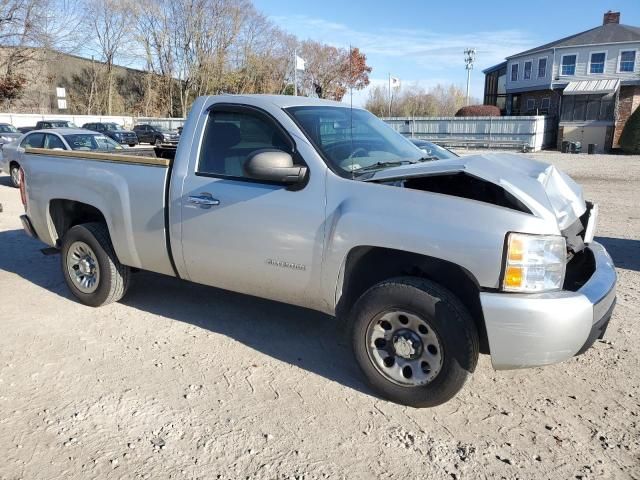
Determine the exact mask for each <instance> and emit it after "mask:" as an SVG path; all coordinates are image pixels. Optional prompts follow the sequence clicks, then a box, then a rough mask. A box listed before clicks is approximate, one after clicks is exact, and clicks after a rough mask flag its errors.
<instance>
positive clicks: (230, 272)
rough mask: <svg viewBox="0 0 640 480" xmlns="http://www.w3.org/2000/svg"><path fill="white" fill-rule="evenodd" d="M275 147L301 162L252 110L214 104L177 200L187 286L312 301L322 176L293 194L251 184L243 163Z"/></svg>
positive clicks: (275, 127)
mask: <svg viewBox="0 0 640 480" xmlns="http://www.w3.org/2000/svg"><path fill="white" fill-rule="evenodd" d="M265 148H268V149H278V150H283V151H287V152H288V153H290V154H291V155H292V156H293V157H294V159H296V161H297V162H298V163H304V161H303V159H302V158H301V157H300V155H299V154H298V153H297V151H296V146H295V142H294V140H293V139H292V138H291V137H290V136H289V135H288V134H287V132H286V131H285V130H284V129H283V128H282V127H281V126H280V125H279V124H278V123H277V122H276V120H275V119H273V118H272V117H270V116H268V115H267V114H265V113H264V112H262V111H259V110H258V109H253V108H248V107H241V106H216V107H215V109H212V110H211V111H210V112H209V114H208V118H207V123H206V126H205V128H204V134H203V138H202V143H201V147H200V155H199V158H197V160H196V164H195V165H191V166H190V169H192V170H191V171H190V172H189V174H188V175H187V176H186V177H185V181H184V184H183V190H182V198H181V209H182V225H181V227H182V256H183V259H184V262H185V266H186V269H187V272H188V276H189V278H190V280H192V281H194V282H198V283H203V284H207V285H212V286H215V287H220V288H224V289H227V290H232V291H236V292H240V293H246V294H251V295H256V296H259V297H264V298H269V299H272V300H278V301H284V302H287V303H293V304H297V305H303V306H313V304H314V302H316V301H317V299H318V289H319V285H318V284H317V282H319V280H320V277H321V276H320V268H321V259H322V246H323V240H324V228H325V207H324V205H325V201H324V199H325V192H324V182H325V177H324V175H320V174H317V175H314V174H313V172H310V173H311V174H310V175H309V176H308V179H307V183H306V184H302V185H296V187H295V188H292V187H290V186H287V185H284V184H277V183H273V182H265V181H257V180H255V179H252V178H249V177H248V176H247V175H246V173H245V172H244V168H243V165H244V162H246V160H247V159H248V158H249V156H250V155H251V154H252V153H254V152H255V151H257V150H261V149H265Z"/></svg>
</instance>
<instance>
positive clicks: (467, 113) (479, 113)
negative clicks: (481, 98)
mask: <svg viewBox="0 0 640 480" xmlns="http://www.w3.org/2000/svg"><path fill="white" fill-rule="evenodd" d="M499 116H500V109H499V108H498V107H496V106H495V105H469V106H468V107H462V108H461V109H460V110H458V111H457V112H456V117H499Z"/></svg>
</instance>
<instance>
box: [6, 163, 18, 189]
mask: <svg viewBox="0 0 640 480" xmlns="http://www.w3.org/2000/svg"><path fill="white" fill-rule="evenodd" d="M9 179H10V181H11V185H12V186H13V187H15V188H20V165H18V164H17V163H12V164H11V166H9Z"/></svg>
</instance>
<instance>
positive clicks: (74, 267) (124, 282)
mask: <svg viewBox="0 0 640 480" xmlns="http://www.w3.org/2000/svg"><path fill="white" fill-rule="evenodd" d="M60 253H61V255H60V257H61V259H62V274H63V275H64V279H65V281H66V282H67V285H68V287H69V289H70V290H71V292H72V293H73V294H74V295H75V296H76V298H77V299H78V300H80V302H82V303H84V304H85V305H89V306H91V307H99V306H101V305H106V304H107V303H112V302H117V301H118V300H120V299H121V298H122V297H123V296H124V294H125V293H126V291H127V288H128V286H129V278H130V270H129V267H127V266H125V265H122V264H121V263H120V262H119V261H118V259H117V257H116V254H115V252H114V250H113V245H112V244H111V240H110V238H109V231H108V230H107V227H106V225H104V224H102V223H85V224H82V225H76V226H75V227H72V228H71V229H69V231H68V232H67V233H66V234H65V236H64V238H63V239H62V250H61V252H60Z"/></svg>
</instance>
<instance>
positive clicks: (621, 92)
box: [484, 11, 640, 151]
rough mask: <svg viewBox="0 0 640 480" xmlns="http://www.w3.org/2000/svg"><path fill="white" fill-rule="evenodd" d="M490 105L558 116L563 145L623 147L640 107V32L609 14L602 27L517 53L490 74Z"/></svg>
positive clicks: (616, 14) (487, 77) (605, 148)
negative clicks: (624, 131) (622, 139)
mask: <svg viewBox="0 0 640 480" xmlns="http://www.w3.org/2000/svg"><path fill="white" fill-rule="evenodd" d="M484 73H485V95H484V98H485V100H484V102H485V104H490V105H498V106H500V107H501V108H502V109H503V112H504V113H505V114H506V115H538V114H540V115H552V116H554V117H555V118H556V121H557V123H558V144H559V145H560V144H561V142H562V141H563V140H570V141H580V142H582V143H583V144H588V143H594V144H596V145H597V146H598V147H597V150H598V151H608V150H610V149H611V148H617V147H618V146H619V144H618V140H619V138H620V134H621V133H622V129H623V128H624V125H625V124H626V121H627V119H628V118H629V116H630V115H631V113H632V112H633V111H634V110H635V109H636V108H638V105H640V27H633V26H629V25H623V24H621V23H620V13H619V12H611V11H609V12H606V13H605V14H604V17H603V21H602V25H600V26H598V27H596V28H592V29H590V30H587V31H585V32H581V33H577V34H575V35H571V36H569V37H565V38H562V39H560V40H556V41H554V42H550V43H547V44H545V45H541V46H539V47H536V48H532V49H530V50H527V51H524V52H520V53H517V54H515V55H512V56H510V57H508V58H507V59H506V62H503V63H501V64H499V65H496V66H494V67H491V68H489V69H487V70H485V71H484Z"/></svg>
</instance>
